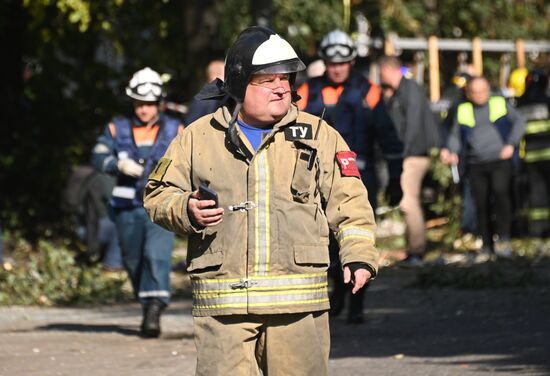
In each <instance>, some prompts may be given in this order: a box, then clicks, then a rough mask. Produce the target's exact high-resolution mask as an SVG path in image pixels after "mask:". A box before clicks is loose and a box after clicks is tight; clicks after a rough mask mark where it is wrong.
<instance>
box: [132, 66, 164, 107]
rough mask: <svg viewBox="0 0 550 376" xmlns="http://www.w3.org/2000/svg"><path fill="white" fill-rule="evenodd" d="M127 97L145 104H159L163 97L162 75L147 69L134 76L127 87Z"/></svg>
mask: <svg viewBox="0 0 550 376" xmlns="http://www.w3.org/2000/svg"><path fill="white" fill-rule="evenodd" d="M126 95H127V96H129V97H130V98H132V99H136V100H138V101H143V102H158V101H160V99H161V98H162V96H163V91H162V80H161V78H160V75H159V74H158V73H157V72H155V71H154V70H152V69H151V68H149V67H145V68H143V69H141V70H139V71H137V72H136V73H134V75H133V76H132V79H131V80H130V82H129V83H128V86H127V87H126Z"/></svg>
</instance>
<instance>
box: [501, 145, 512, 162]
mask: <svg viewBox="0 0 550 376" xmlns="http://www.w3.org/2000/svg"><path fill="white" fill-rule="evenodd" d="M513 154H514V145H504V146H503V147H502V149H501V150H500V159H510V158H512V155H513Z"/></svg>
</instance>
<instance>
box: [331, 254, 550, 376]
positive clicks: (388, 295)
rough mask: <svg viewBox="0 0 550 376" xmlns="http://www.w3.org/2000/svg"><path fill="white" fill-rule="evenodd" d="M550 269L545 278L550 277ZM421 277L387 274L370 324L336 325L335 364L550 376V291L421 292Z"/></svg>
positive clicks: (369, 312)
mask: <svg viewBox="0 0 550 376" xmlns="http://www.w3.org/2000/svg"><path fill="white" fill-rule="evenodd" d="M546 265H547V266H548V267H544V268H543V269H541V270H539V271H540V272H543V273H545V274H546V276H550V265H548V263H547V264H546ZM537 267H540V264H539V266H537ZM445 268H446V269H443V270H442V272H444V273H445V272H449V273H451V272H452V271H451V268H453V267H452V266H446V267H445ZM466 272H467V271H466ZM416 273H417V271H411V270H403V269H398V268H389V269H383V270H382V271H381V273H380V277H379V278H378V279H377V280H376V283H375V284H373V286H371V288H370V289H369V290H368V291H367V292H366V295H365V318H366V322H365V323H364V324H362V325H348V324H346V323H345V313H343V314H342V315H341V316H343V317H337V318H332V319H331V336H332V350H331V358H347V357H369V358H376V357H387V358H394V359H396V360H398V359H406V358H409V357H415V359H414V361H415V362H417V361H418V358H421V360H420V362H422V363H430V364H458V365H459V366H460V367H461V368H465V369H466V368H470V369H472V368H475V369H478V370H483V369H487V370H490V371H499V372H504V371H506V372H515V371H519V370H525V369H526V368H529V369H533V368H534V369H536V370H540V371H541V372H544V374H547V373H549V374H550V357H549V354H550V340H549V338H550V319H549V318H550V284H547V283H535V284H531V285H527V286H522V287H503V288H495V287H490V288H478V289H457V288H449V287H444V288H442V287H428V288H419V287H414V286H415V285H414V282H416V281H417V279H416V277H415V276H416ZM460 273H464V271H463V270H462V271H460ZM458 275H459V276H460V275H461V274H458Z"/></svg>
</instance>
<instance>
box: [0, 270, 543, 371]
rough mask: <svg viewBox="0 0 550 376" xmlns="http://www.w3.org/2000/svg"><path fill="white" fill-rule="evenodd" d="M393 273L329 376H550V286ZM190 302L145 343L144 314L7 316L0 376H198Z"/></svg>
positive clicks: (340, 328) (36, 311)
mask: <svg viewBox="0 0 550 376" xmlns="http://www.w3.org/2000/svg"><path fill="white" fill-rule="evenodd" d="M414 280H415V271H410V270H402V269H385V270H383V271H382V273H381V275H380V277H379V278H378V279H377V280H376V281H375V282H376V283H374V284H373V286H371V288H370V290H369V291H368V292H367V302H366V307H365V313H366V315H365V316H366V319H367V320H366V322H365V323H364V324H363V325H347V324H346V323H345V316H343V317H338V318H335V319H332V321H331V333H332V351H331V359H330V370H331V371H330V372H331V375H335V376H346V375H354V376H355V375H380V376H390V375H404V376H405V375H406V376H415V375H423V376H424V375H434V376H436V375H437V376H445V375H467V376H469V375H489V374H496V375H499V376H507V375H550V286H548V285H545V284H538V285H535V286H530V287H521V288H520V287H517V288H500V289H479V290H460V289H443V288H429V289H420V288H416V287H411V284H412V283H413V282H414ZM190 310H191V307H190V301H189V300H188V299H179V300H177V301H175V302H174V303H173V304H172V305H171V307H170V309H169V310H168V311H167V312H166V314H165V315H164V316H163V322H162V324H163V335H162V337H161V338H159V339H152V340H151V339H149V340H145V339H142V338H140V337H139V336H138V330H139V324H140V319H141V310H140V307H139V306H138V305H137V304H126V305H116V306H102V307H93V308H40V307H30V308H29V307H4V308H0V375H6V376H8V375H9V376H12V375H25V376H34V375H71V376H73V375H77V376H91V375H94V376H95V375H117V376H120V375H132V376H141V375H143V376H152V375H178V376H185V375H193V374H194V366H195V349H194V343H193V329H192V321H193V320H192V317H191V316H190Z"/></svg>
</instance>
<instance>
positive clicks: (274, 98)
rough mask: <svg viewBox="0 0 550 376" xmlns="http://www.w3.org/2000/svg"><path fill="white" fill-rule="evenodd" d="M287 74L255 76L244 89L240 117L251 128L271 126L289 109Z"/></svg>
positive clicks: (289, 96) (289, 97) (289, 98)
mask: <svg viewBox="0 0 550 376" xmlns="http://www.w3.org/2000/svg"><path fill="white" fill-rule="evenodd" d="M289 78H290V77H289V75H288V74H255V75H253V76H252V78H251V79H250V82H249V84H248V86H247V88H246V95H245V97H244V102H243V108H242V110H241V117H242V119H243V121H244V122H245V123H247V124H249V125H252V126H263V125H269V124H273V123H274V122H277V121H279V120H281V119H282V118H283V117H284V116H285V115H286V113H287V112H288V109H289V108H290V100H291V95H290V81H289Z"/></svg>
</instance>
